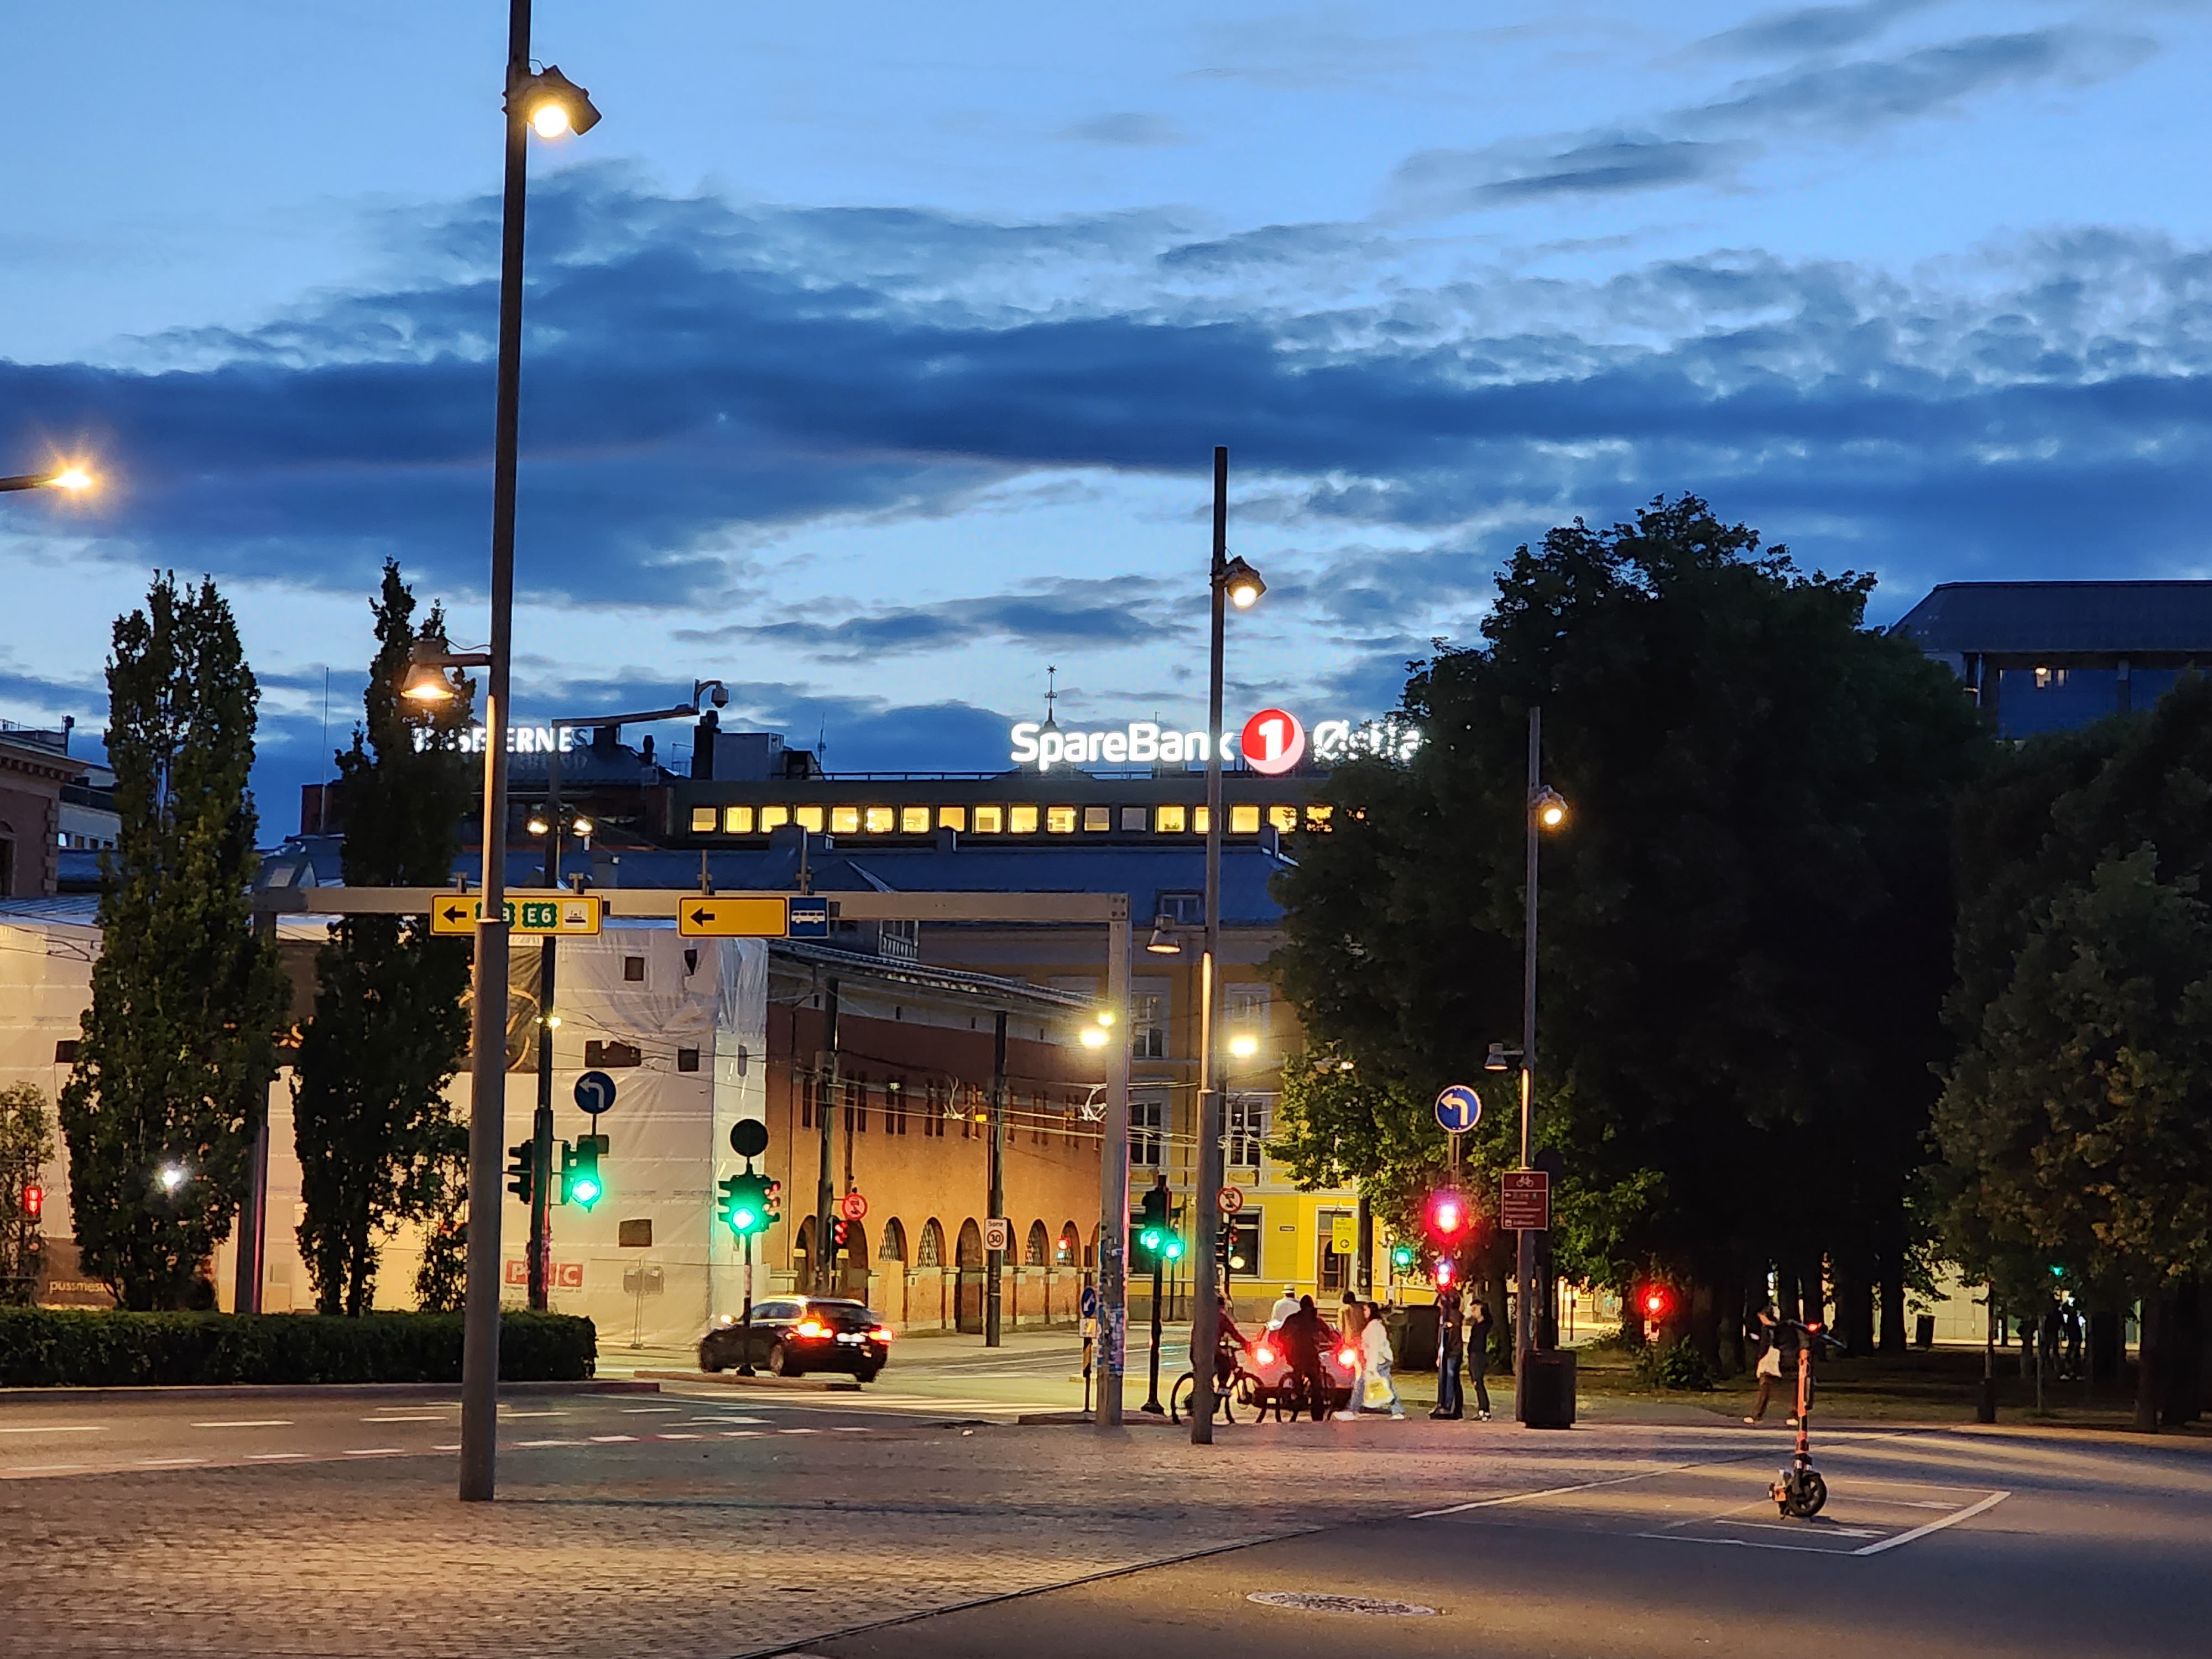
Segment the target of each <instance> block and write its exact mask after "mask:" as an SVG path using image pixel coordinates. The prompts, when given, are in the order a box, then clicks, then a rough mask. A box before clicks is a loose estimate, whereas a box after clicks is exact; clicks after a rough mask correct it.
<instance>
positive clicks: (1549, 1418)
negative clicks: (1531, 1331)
mask: <svg viewBox="0 0 2212 1659" xmlns="http://www.w3.org/2000/svg"><path fill="white" fill-rule="evenodd" d="M1513 1414H1514V1415H1515V1416H1516V1417H1517V1418H1519V1419H1521V1421H1522V1423H1523V1424H1524V1425H1527V1426H1528V1427H1529V1428H1532V1429H1571V1428H1572V1427H1574V1425H1575V1356H1574V1353H1573V1352H1572V1351H1571V1350H1570V1349H1566V1348H1537V1349H1534V1350H1533V1351H1531V1352H1528V1353H1525V1354H1523V1355H1522V1356H1521V1374H1520V1376H1516V1377H1515V1378H1514V1379H1513Z"/></svg>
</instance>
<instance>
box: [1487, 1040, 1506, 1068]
mask: <svg viewBox="0 0 2212 1659" xmlns="http://www.w3.org/2000/svg"><path fill="white" fill-rule="evenodd" d="M1482 1069H1483V1070H1484V1071H1486V1072H1510V1071H1511V1070H1512V1069H1513V1060H1512V1056H1510V1054H1507V1053H1506V1052H1505V1045H1504V1043H1502V1042H1493V1043H1492V1044H1491V1045H1490V1052H1489V1053H1488V1054H1485V1055H1484V1056H1483V1057H1482Z"/></svg>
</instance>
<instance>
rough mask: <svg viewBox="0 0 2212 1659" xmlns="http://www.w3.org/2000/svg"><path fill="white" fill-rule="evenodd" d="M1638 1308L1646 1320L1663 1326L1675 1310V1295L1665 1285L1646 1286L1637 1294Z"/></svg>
mask: <svg viewBox="0 0 2212 1659" xmlns="http://www.w3.org/2000/svg"><path fill="white" fill-rule="evenodd" d="M1636 1307H1637V1311H1638V1312H1639V1313H1641V1314H1642V1315H1643V1316H1644V1318H1645V1319H1646V1320H1648V1321H1650V1322H1651V1323H1653V1324H1655V1325H1656V1324H1662V1323H1663V1322H1665V1321H1666V1318H1667V1316H1668V1314H1670V1313H1672V1312H1674V1292H1673V1291H1670V1290H1668V1288H1667V1287H1666V1286H1665V1285H1645V1286H1644V1288H1643V1289H1642V1290H1640V1291H1638V1292H1637V1293H1636Z"/></svg>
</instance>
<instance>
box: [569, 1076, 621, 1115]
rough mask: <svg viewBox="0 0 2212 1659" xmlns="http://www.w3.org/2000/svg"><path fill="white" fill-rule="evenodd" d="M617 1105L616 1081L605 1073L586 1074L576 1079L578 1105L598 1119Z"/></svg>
mask: <svg viewBox="0 0 2212 1659" xmlns="http://www.w3.org/2000/svg"><path fill="white" fill-rule="evenodd" d="M614 1103H615V1080H614V1079H612V1078H611V1077H609V1076H608V1075H607V1074H606V1073H605V1072H586V1073H584V1074H583V1076H581V1077H580V1078H578V1079H576V1104H578V1105H579V1106H580V1107H582V1108H583V1109H585V1110H586V1111H587V1112H589V1113H590V1114H591V1115H592V1116H593V1117H597V1116H598V1115H599V1114H600V1113H601V1112H604V1111H605V1110H606V1109H607V1108H608V1107H610V1106H611V1105H613V1104H614Z"/></svg>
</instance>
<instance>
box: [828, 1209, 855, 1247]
mask: <svg viewBox="0 0 2212 1659" xmlns="http://www.w3.org/2000/svg"><path fill="white" fill-rule="evenodd" d="M852 1236H853V1224H852V1223H851V1222H849V1221H848V1220H846V1219H845V1218H844V1217H843V1216H842V1215H841V1216H833V1217H831V1218H830V1221H829V1249H830V1253H831V1254H832V1255H836V1254H839V1253H841V1252H842V1251H843V1249H844V1248H845V1243H846V1241H847V1240H848V1239H849V1238H851V1237H852Z"/></svg>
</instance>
